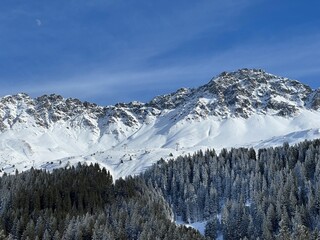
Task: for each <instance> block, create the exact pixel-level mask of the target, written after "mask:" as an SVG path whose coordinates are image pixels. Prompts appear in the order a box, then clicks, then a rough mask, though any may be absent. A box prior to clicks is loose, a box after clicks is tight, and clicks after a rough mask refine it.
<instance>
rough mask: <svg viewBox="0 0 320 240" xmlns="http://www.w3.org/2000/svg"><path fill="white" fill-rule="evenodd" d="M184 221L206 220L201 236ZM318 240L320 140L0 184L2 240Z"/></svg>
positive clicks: (28, 176)
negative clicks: (122, 174)
mask: <svg viewBox="0 0 320 240" xmlns="http://www.w3.org/2000/svg"><path fill="white" fill-rule="evenodd" d="M178 218H182V219H183V221H185V222H197V221H207V226H206V230H205V236H201V235H200V233H199V232H197V231H196V230H193V229H191V228H187V227H182V226H178V225H176V224H175V222H174V219H178ZM219 236H220V237H223V239H267V240H268V239H301V240H302V239H303V240H308V239H312V240H313V239H320V140H314V141H305V142H302V143H300V144H297V145H295V146H289V145H288V144H284V145H283V146H281V147H275V148H268V149H260V150H259V151H257V152H256V151H255V150H254V149H247V148H238V149H230V150H226V149H223V150H222V151H221V152H220V153H219V154H217V153H216V152H215V151H214V150H207V151H204V152H203V151H199V152H197V153H195V154H194V155H187V156H181V157H178V158H177V159H175V160H170V161H168V162H166V161H164V160H159V161H158V163H157V164H155V165H154V166H153V167H151V168H150V169H149V170H147V171H146V172H145V173H143V174H141V175H140V176H136V177H128V178H126V179H119V180H116V181H115V182H114V181H113V179H112V176H111V175H110V173H109V172H108V171H106V170H105V169H101V168H100V167H99V166H98V165H97V164H96V165H90V166H85V165H81V164H79V165H78V166H76V167H71V168H67V169H57V170H54V171H53V172H52V173H48V172H45V171H42V170H34V169H31V170H30V171H28V172H24V173H20V174H19V173H16V174H15V175H12V176H7V175H4V176H3V177H2V178H0V239H216V238H217V237H219Z"/></svg>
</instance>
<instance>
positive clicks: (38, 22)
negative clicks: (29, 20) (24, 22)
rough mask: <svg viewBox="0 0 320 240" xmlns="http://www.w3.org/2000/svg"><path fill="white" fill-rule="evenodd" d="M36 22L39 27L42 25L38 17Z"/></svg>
mask: <svg viewBox="0 0 320 240" xmlns="http://www.w3.org/2000/svg"><path fill="white" fill-rule="evenodd" d="M36 24H37V26H38V27H41V26H42V21H41V20H40V19H38V18H37V19H36Z"/></svg>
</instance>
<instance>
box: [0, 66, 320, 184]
mask: <svg viewBox="0 0 320 240" xmlns="http://www.w3.org/2000/svg"><path fill="white" fill-rule="evenodd" d="M0 129H1V133H0V170H1V173H0V174H3V172H7V173H12V172H14V171H15V170H16V169H18V170H19V171H23V170H26V169H29V168H30V167H32V166H35V167H37V168H47V169H52V168H56V167H64V166H66V165H67V164H75V163H77V162H78V161H81V162H88V163H89V162H99V163H100V164H101V165H103V166H105V167H106V168H107V169H109V170H110V171H111V172H112V173H113V175H114V177H116V178H118V177H121V176H126V175H129V174H137V173H139V172H141V171H143V170H144V169H145V168H147V167H148V166H150V165H151V164H152V163H154V162H156V161H158V160H159V159H160V158H161V157H162V158H164V159H167V158H172V155H173V156H177V155H180V154H187V153H191V152H194V151H196V150H198V149H205V148H208V147H209V148H212V147H214V148H216V149H218V150H219V149H221V148H223V147H237V146H254V147H257V148H259V147H266V146H275V145H279V144H280V145H281V144H282V143H283V142H285V141H287V142H289V143H295V142H299V141H303V140H304V139H314V138H320V132H319V129H320V89H318V90H312V89H311V88H310V87H308V86H306V85H304V84H302V83H300V82H298V81H295V80H289V79H287V78H282V77H278V76H275V75H272V74H269V73H266V72H264V71H262V70H256V69H241V70H238V71H235V72H230V73H226V72H224V73H222V74H220V75H219V76H217V77H215V78H214V79H212V80H211V81H210V82H209V83H208V84H206V85H204V86H200V87H199V88H195V89H187V88H181V89H179V90H178V91H176V92H175V93H172V94H168V95H164V96H158V97H155V98H154V99H152V100H151V101H150V102H148V103H140V102H131V103H128V104H125V103H119V104H116V105H115V106H106V107H102V106H97V105H96V104H92V103H88V102H81V101H79V100H77V99H64V98H63V97H61V96H59V95H54V94H53V95H49V96H47V95H45V96H41V97H38V98H36V99H32V98H30V97H29V96H28V95H27V94H17V95H13V96H5V97H3V98H1V100H0Z"/></svg>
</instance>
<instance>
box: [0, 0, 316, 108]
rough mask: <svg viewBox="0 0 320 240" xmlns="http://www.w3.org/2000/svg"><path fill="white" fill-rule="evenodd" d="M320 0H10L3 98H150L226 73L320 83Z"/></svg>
mask: <svg viewBox="0 0 320 240" xmlns="http://www.w3.org/2000/svg"><path fill="white" fill-rule="evenodd" d="M319 10H320V3H318V1H316V0H309V1H302V0H301V1H298V0H280V1H279V0H277V1H276V0H237V1H234V0H232V1H231V0H211V1H210V0H200V1H195V0H176V1H172V0H171V1H168V0H162V1H153V0H135V1H133V0H90V1H89V0H68V1H62V0H55V1H38V0H37V1H36V0H28V1H25V0H20V1H18V0H2V1H1V7H0V46H1V51H0V83H1V88H0V95H1V96H3V95H7V94H15V93H18V92H26V93H28V94H30V95H31V96H33V97H35V96H39V95H42V94H50V93H57V94H61V95H63V96H64V97H75V98H79V99H81V100H87V101H91V102H96V103H98V104H101V105H108V104H115V103H116V102H128V101H132V100H139V101H144V102H145V101H148V100H150V99H151V98H152V97H154V96H156V95H159V94H164V93H170V92H172V91H175V90H176V89H178V88H180V87H197V86H199V85H202V84H205V83H207V82H208V81H209V80H210V79H211V78H212V77H213V76H215V75H217V74H219V73H220V72H222V71H225V70H226V71H232V70H236V69H239V68H243V67H247V68H263V69H265V70H266V71H268V72H271V73H274V74H277V75H280V76H286V77H289V78H293V79H298V80H300V81H302V82H303V83H306V84H309V85H310V86H311V87H313V88H318V87H319V86H320V29H319V26H320V14H319Z"/></svg>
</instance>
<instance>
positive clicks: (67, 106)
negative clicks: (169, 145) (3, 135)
mask: <svg viewBox="0 0 320 240" xmlns="http://www.w3.org/2000/svg"><path fill="white" fill-rule="evenodd" d="M302 109H308V110H316V111H318V110H319V109H320V90H319V89H318V90H312V89H311V88H310V87H308V86H306V85H304V84H302V83H300V82H298V81H295V80H290V79H288V78H283V77H278V76H275V75H272V74H269V73H266V72H265V71H263V70H260V69H240V70H238V71H235V72H223V73H221V74H220V75H218V76H217V77H215V78H213V79H212V80H211V81H210V82H209V83H208V84H206V85H203V86H200V87H199V88H195V89H188V88H181V89H179V90H178V91H176V92H174V93H171V94H167V95H163V96H158V97H155V98H154V99H152V100H151V101H150V102H148V103H140V102H131V103H128V104H125V103H118V104H116V105H115V106H106V107H102V106H97V105H96V104H93V103H89V102H81V101H80V100H78V99H72V98H68V99H64V98H63V97H62V96H60V95H55V94H52V95H44V96H41V97H38V98H35V99H32V98H30V97H29V96H28V95H27V94H24V93H21V94H17V95H13V96H6V97H3V98H1V99H0V129H1V131H4V130H6V129H10V128H13V127H14V126H15V125H17V124H27V123H31V124H33V125H36V126H41V127H44V128H50V126H51V125H52V124H54V123H57V122H60V121H65V122H69V125H70V127H78V128H79V127H80V128H81V127H89V128H92V129H93V130H94V129H96V130H99V131H100V132H102V133H103V132H106V133H111V132H112V133H120V132H121V131H123V130H124V129H122V128H131V129H132V130H133V129H138V128H139V127H140V126H141V125H142V124H145V123H146V124H147V123H148V121H149V119H155V118H157V117H158V116H160V115H162V116H163V115H165V114H168V113H170V116H171V119H172V120H174V121H178V120H181V119H186V120H201V119H205V118H206V117H208V116H217V117H220V118H229V117H231V118H232V117H241V118H248V117H249V116H251V115H253V114H270V115H278V116H283V117H290V116H293V115H295V114H297V113H299V111H301V110H302ZM114 124H116V126H117V127H115V126H114V127H112V125H114ZM119 126H121V127H120V129H115V128H119Z"/></svg>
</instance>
